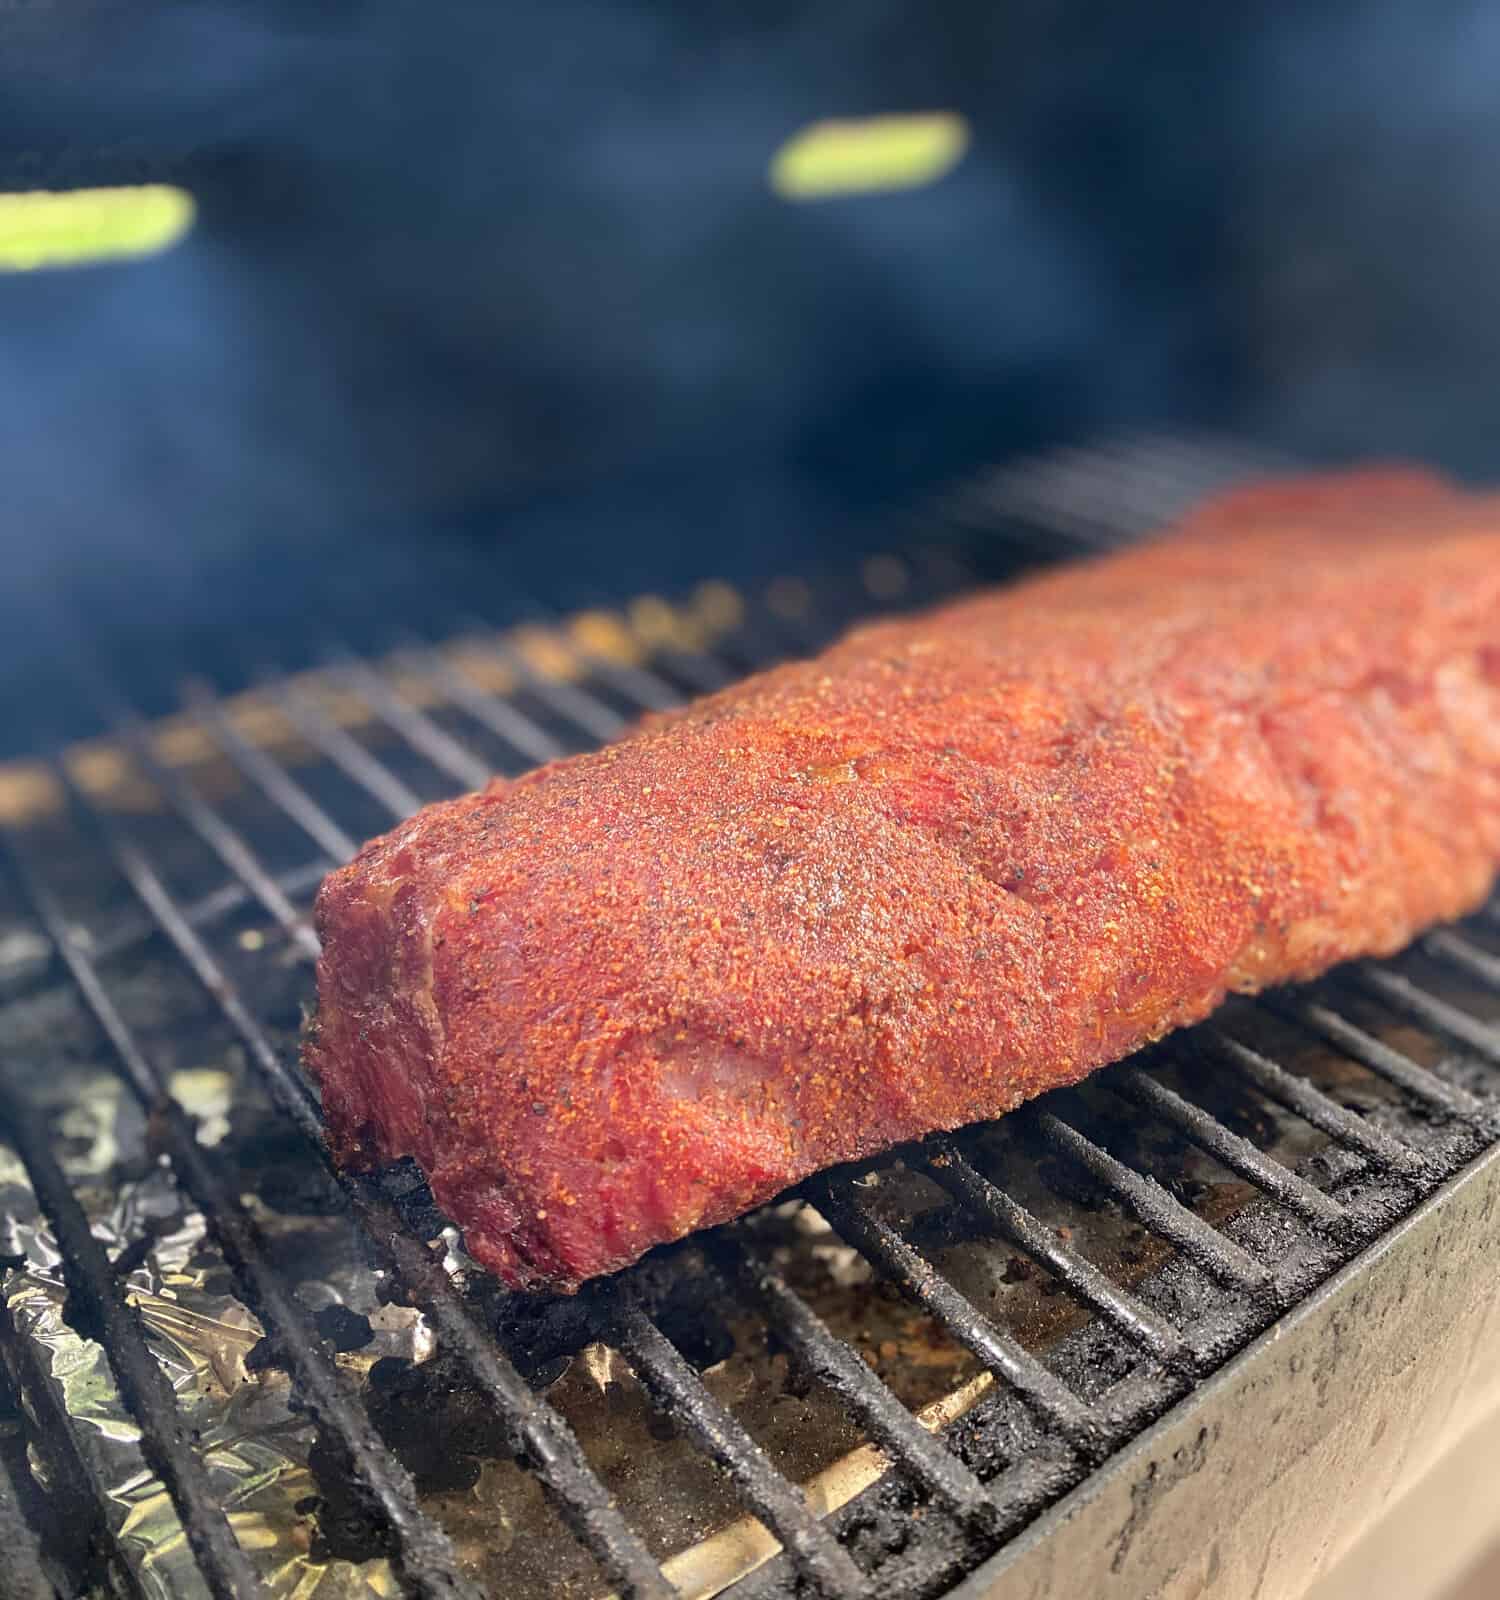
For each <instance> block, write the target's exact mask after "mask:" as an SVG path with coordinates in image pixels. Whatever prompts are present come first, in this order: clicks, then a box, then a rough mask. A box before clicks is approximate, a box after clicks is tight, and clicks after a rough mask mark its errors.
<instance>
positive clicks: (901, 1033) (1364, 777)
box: [306, 472, 1500, 1289]
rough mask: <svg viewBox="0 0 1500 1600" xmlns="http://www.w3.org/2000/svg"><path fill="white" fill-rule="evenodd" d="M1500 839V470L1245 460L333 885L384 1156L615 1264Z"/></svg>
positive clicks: (347, 1140)
mask: <svg viewBox="0 0 1500 1600" xmlns="http://www.w3.org/2000/svg"><path fill="white" fill-rule="evenodd" d="M1497 861H1500V500H1497V499H1495V498H1486V497H1477V496H1470V495H1465V494H1460V493H1457V492H1454V491H1451V490H1449V489H1447V488H1446V487H1444V486H1443V485H1442V484H1440V483H1438V482H1437V481H1435V480H1432V479H1429V478H1427V477H1425V476H1422V475H1419V474H1415V473H1410V474H1408V473H1399V472H1390V473H1361V474H1354V475H1351V476H1349V477H1345V478H1330V479H1323V480H1317V479H1314V480H1309V481H1307V482H1302V483H1292V484H1289V485H1285V486H1280V487H1273V488H1267V489H1262V490H1256V491H1251V492H1248V493H1243V494H1239V495H1235V496H1232V497H1229V498H1227V499H1224V500H1222V501H1219V502H1216V503H1212V504H1210V505H1208V506H1207V507H1205V508H1204V509H1202V510H1200V511H1199V512H1197V513H1196V514H1195V515H1193V516H1192V517H1191V518H1189V519H1188V520H1187V522H1186V523H1185V524H1184V525H1183V526H1182V527H1181V528H1180V529H1179V530H1178V531H1177V532H1176V533H1175V534H1173V535H1171V536H1169V537H1167V538H1165V539H1162V540H1160V541H1158V542H1155V543H1152V544H1150V545H1148V546H1143V547H1139V548H1137V549H1134V550H1132V551H1130V552H1128V553H1126V554H1123V555H1118V556H1114V557H1110V558H1108V559H1105V560H1100V561H1097V562H1091V563H1087V564H1084V565H1080V566H1076V567H1073V568H1069V569H1066V570H1062V571H1059V572H1056V573H1053V574H1049V575H1046V576H1043V577H1041V578H1038V579H1035V580H1033V581H1031V582H1028V583H1025V584H1022V585H1020V586H1018V587H1015V588H1012V589H1009V590H1007V591H1004V592H999V593H993V594H985V595H982V596H979V597H977V598H974V599H970V600H966V601H963V602H961V603H959V604H956V605H951V606H949V607H947V608H946V609H944V610H942V611H939V612H936V613H934V614H932V615H928V616H923V617H919V618H917V619H915V620H907V621H899V622H889V623H881V624H878V625H876V626H872V627H867V628H864V629H862V630H860V631H858V632H856V633H854V634H853V635H852V636H850V637H849V638H847V639H846V640H844V641H843V642H842V643H840V644H839V645H837V646H835V647H834V648H833V649H831V650H829V651H828V652H827V653H825V654H824V655H823V656H821V657H820V658H818V659H817V660H814V661H812V662H809V663H803V664H798V665H793V666H788V667H782V668H779V669H777V670H776V671H773V672H768V673H765V674H763V675H761V676H759V677H756V678H752V679H750V680H749V681H748V682H746V683H743V684H740V685H738V686H736V687H734V688H732V689H729V690H727V691H725V692H724V693H721V694H718V695H714V696H712V697H711V698H709V699H706V700H703V701H700V702H698V703H697V704H695V705H693V706H691V707H688V708H687V709H685V710H684V711H682V712H680V713H677V714H674V715H671V716H668V717H665V718H659V719H656V720H654V721H652V722H650V723H648V724H646V725H645V726H644V727H642V728H641V729H640V730H639V731H637V732H635V733H633V734H631V735H630V736H629V737H628V738H625V739H622V740H621V741H620V742H619V743H617V744H615V745H613V746H611V747H609V748H607V749H604V750H601V751H599V752H598V753H596V754H591V755H586V756H581V757H577V758H575V759H572V760H568V761H563V762H559V763H556V764H554V765H552V766H549V767H544V768H542V769H541V770H540V771H537V772H534V773H531V774H530V775H529V776H527V777H524V778H522V779H520V780H519V781H517V782H513V783H504V782H497V783H494V784H492V785H491V786H490V787H489V788H488V789H487V790H485V791H484V792H483V793H482V794H477V795H469V796H466V797H465V798H463V799H459V800H454V801H450V802H447V803H445V804H441V805H434V806H429V807H427V808H426V809H425V810H424V811H422V812H420V813H419V814H418V815H417V816H415V817H413V818H412V819H411V820H410V821H409V822H406V823H404V824H403V825H402V826H401V827H399V828H397V829H396V830H395V831H394V832H392V833H390V834H388V835H386V837H384V838H382V839H378V840H376V841H375V842H374V843H373V844H370V845H367V846H366V847H365V849H364V850H363V851H361V853H360V855H359V857H358V859H357V860H356V861H355V862H354V863H353V864H352V865H350V866H348V867H346V868H344V869H343V870H342V871H339V872H336V873H334V874H333V875H332V876H331V877H330V878H329V879H328V880H327V882H326V883H325V884H324V886H323V890H322V893H321V895H320V896H319V900H318V924H319V928H320V931H321V933H322V936H323V939H324V943H325V950H324V955H323V959H322V963H321V965H320V968H319V974H318V981H319V992H320V997H321V1010H320V1014H319V1019H318V1022H317V1024H316V1027H315V1029H314V1030H313V1032H312V1033H311V1035H310V1037H309V1040H308V1043H307V1047H306V1059H307V1063H308V1065H309V1067H310V1068H311V1069H312V1070H313V1071H314V1072H315V1073H316V1074H317V1076H318V1077H319V1078H320V1080H321V1082H322V1088H323V1103H324V1110H325V1114H326V1117H327V1123H328V1130H329V1138H330V1140H331V1142H332V1145H333V1147H334V1149H335V1151H336V1152H337V1154H338V1157H339V1158H340V1159H341V1160H343V1161H345V1162H348V1163H351V1164H355V1165H359V1166H370V1165H373V1164H376V1163H380V1162H384V1161H389V1160H392V1159H394V1158H396V1157H399V1156H403V1155H412V1156H415V1157H416V1159H417V1161H418V1162H419V1163H420V1164H421V1166H422V1167H423V1169H424V1170H425V1171H426V1173H427V1174H428V1176H429V1178H430V1179H431V1182H432V1187H433V1190H434V1192H435V1194H436V1196H437V1198H438V1200H439V1202H440V1203H441V1204H442V1205H443V1206H444V1207H445V1208H446V1210H447V1211H448V1213H449V1214H450V1215H451V1216H452V1217H453V1218H454V1219H455V1220H456V1221H457V1222H458V1223H460V1224H461V1225H462V1227H463V1229H464V1231H465V1236H466V1239H467V1243H468V1248H469V1249H470V1251H471V1252H472V1253H473V1254H474V1256H475V1257H476V1258H477V1259H478V1260H479V1261H481V1262H482V1263H483V1264H484V1265H485V1266H487V1267H489V1268H491V1269H493V1270H494V1271H495V1272H497V1273H499V1275H500V1276H501V1277H502V1278H503V1279H504V1280H505V1281H506V1282H507V1283H510V1284H513V1285H533V1286H542V1285H546V1286H550V1287H553V1288H564V1289H570V1288H573V1287H576V1286H577V1285H578V1284H579V1283H580V1282H581V1281H582V1280H584V1279H586V1278H588V1277H591V1276H592V1275H594V1274H596V1273H600V1272H605V1271H608V1270H610V1269H613V1268H616V1267H620V1266H623V1265H624V1264H626V1263H627V1262H630V1261H632V1260H634V1259H635V1258H636V1257H637V1256H638V1255H640V1254H641V1253H642V1252H643V1251H644V1250H646V1249H648V1248H649V1247H650V1246H652V1245H654V1244H657V1243H660V1242H662V1241H664V1240H668V1239H673V1238H677V1237H679V1236H680V1235H682V1234H685V1233H687V1232H689V1231H690V1230H691V1229H694V1228H697V1227H700V1226H703V1225H705V1224H708V1223H713V1222H718V1221H721V1220H723V1219H725V1218H728V1217H732V1216H734V1215H736V1214H737V1213H739V1212H742V1211H744V1210H746V1209H747V1208H749V1207H751V1206H753V1205H755V1204H757V1203H758V1202H760V1201H762V1200H765V1199H767V1198H768V1197H769V1196H771V1195H774V1194H775V1193H777V1191H779V1190H781V1189H783V1188H785V1187H786V1186H787V1185H788V1184H790V1183H792V1182H794V1181H795V1180H797V1179H799V1178H801V1177H802V1176H804V1175H805V1174H807V1173H809V1172H812V1171H814V1170H816V1169H817V1168H820V1167H823V1166H826V1165H828V1164H829V1163H831V1162H835V1161H841V1160H846V1159H850V1158H853V1157H857V1156H862V1155H866V1154H868V1153H870V1152H872V1151H875V1150H878V1149H880V1148H882V1147H883V1146H886V1145H889V1144H892V1143H894V1142H897V1141H900V1140H903V1139H908V1138H911V1137H913V1136H916V1135H919V1134H923V1133H926V1132H928V1131H930V1130H932V1129H934V1128H951V1127H954V1126H956V1125H958V1124H961V1123H966V1122H971V1121H974V1120H975V1119H977V1118H984V1117H993V1116H997V1115H999V1114H1000V1113H1002V1112H1005V1111H1007V1110H1010V1109H1011V1108H1012V1107H1014V1106H1015V1105H1017V1104H1018V1103H1019V1102H1020V1101H1022V1100H1025V1099H1026V1098H1027V1097H1029V1096H1031V1095H1035V1094H1039V1093H1041V1092H1042V1091H1043V1090H1045V1089H1049V1088H1052V1087H1053V1086H1055V1085H1059V1084H1065V1083H1070V1082H1073V1081H1074V1080H1076V1079H1077V1078H1080V1077H1082V1076H1083V1075H1084V1074H1085V1073H1087V1072H1089V1071H1091V1070H1093V1069H1094V1068H1095V1067H1098V1066H1100V1065H1102V1064H1103V1063H1105V1062H1108V1061H1113V1060H1115V1059H1116V1058H1118V1057H1120V1056H1122V1055H1125V1054H1126V1053H1127V1052H1129V1051H1130V1050H1132V1049H1134V1048H1135V1047H1136V1046H1138V1045H1140V1044H1143V1043H1145V1042H1146V1041H1148V1040H1151V1039H1155V1038H1158V1037H1159V1036H1161V1035H1162V1034H1164V1033H1166V1032H1167V1031H1168V1030H1169V1029H1172V1028H1177V1027H1181V1026H1182V1025H1183V1024H1185V1023H1189V1022H1193V1021H1195V1020H1196V1019H1198V1018H1201V1017H1203V1016H1204V1015H1206V1014H1207V1013H1208V1012H1210V1011H1211V1010H1212V1009H1213V1008H1214V1007H1215V1006H1216V1005H1217V1004H1218V1003H1219V1002H1220V1000H1221V999H1222V998H1223V996H1224V995H1225V993H1226V991H1228V990H1254V989H1258V988H1260V987H1261V986H1263V985H1265V984H1270V983H1278V982H1282V981H1284V980H1287V979H1294V978H1307V977H1311V976H1313V975H1314V974H1316V973H1319V972H1321V971H1323V970H1324V969H1325V968H1327V967H1329V966H1331V965H1332V964H1334V963H1335V962H1338V961H1342V960H1345V959H1346V958H1349V957H1351V956H1355V955H1360V954H1378V953H1383V952H1389V951H1393V950H1395V949H1397V948H1399V947H1400V946H1401V945H1403V944H1405V943H1406V942H1407V941H1408V940H1410V939H1411V938H1412V936H1413V935H1414V934H1415V933H1416V932H1417V931H1418V930H1420V929H1421V928H1423V927H1424V926H1426V925H1428V924H1430V923H1433V922H1437V921H1440V920H1442V919H1444V918H1449V917H1452V916H1454V915H1456V914H1458V913H1460V912H1463V911H1465V910H1467V909H1469V908H1471V907H1473V906H1474V905H1475V904H1476V903H1477V902H1479V901H1480V900H1481V898H1482V897H1483V896H1484V895H1485V893H1486V891H1487V890H1488V888H1489V885H1490V882H1491V877H1492V874H1493V871H1494V868H1495V866H1496V864H1497Z"/></svg>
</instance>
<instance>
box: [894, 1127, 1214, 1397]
mask: <svg viewBox="0 0 1500 1600" xmlns="http://www.w3.org/2000/svg"><path fill="white" fill-rule="evenodd" d="M927 1150H928V1152H930V1153H929V1154H928V1156H927V1159H926V1160H925V1161H924V1163H923V1169H924V1170H925V1171H926V1172H927V1173H928V1174H929V1175H930V1176H931V1177H933V1178H935V1179H936V1180H937V1181H938V1182H939V1183H940V1184H941V1185H942V1186H943V1187H944V1188H945V1189H946V1190H947V1191H948V1192H949V1193H950V1194H951V1195H953V1196H954V1197H955V1198H956V1199H957V1200H958V1201H959V1203H960V1204H961V1205H963V1206H965V1207H966V1208H967V1209H968V1210H969V1211H970V1212H972V1213H974V1214H976V1215H978V1216H980V1217H982V1218H983V1219H984V1221H985V1222H986V1223H988V1224H989V1226H990V1228H991V1229H993V1230H994V1232H995V1233H997V1234H999V1235H1000V1237H1001V1238H1003V1239H1008V1240H1009V1241H1010V1242H1011V1243H1012V1244H1013V1245H1015V1246H1016V1247H1017V1248H1018V1249H1020V1250H1024V1251H1025V1252H1026V1254H1027V1255H1029V1256H1030V1257H1031V1258H1032V1260H1033V1261H1036V1262H1038V1263H1039V1264H1040V1265H1042V1266H1044V1267H1046V1269H1047V1270H1048V1271H1049V1272H1050V1273H1052V1275H1053V1276H1054V1277H1055V1278H1056V1279H1057V1280H1058V1281H1059V1282H1060V1283H1062V1284H1063V1285H1064V1287H1066V1288H1067V1289H1068V1290H1069V1292H1070V1293H1072V1294H1073V1295H1074V1296H1076V1297H1077V1298H1078V1299H1079V1300H1082V1301H1083V1302H1084V1304H1085V1305H1089V1306H1092V1307H1093V1309H1094V1310H1095V1311H1097V1312H1098V1313H1099V1315H1100V1316H1102V1317H1104V1318H1105V1319H1106V1320H1107V1321H1108V1322H1110V1323H1112V1324H1113V1325H1114V1326H1115V1327H1116V1328H1118V1329H1119V1330H1120V1332H1121V1333H1123V1334H1124V1335H1125V1336H1126V1338H1128V1339H1130V1340H1131V1341H1133V1342H1134V1343H1135V1344H1138V1345H1140V1346H1142V1347H1143V1348H1144V1349H1146V1350H1147V1351H1149V1352H1150V1354H1152V1355H1153V1356H1155V1357H1156V1358H1157V1360H1158V1361H1162V1362H1164V1363H1165V1364H1166V1365H1167V1366H1175V1367H1183V1368H1191V1366H1192V1365H1193V1358H1192V1355H1191V1353H1190V1351H1189V1350H1188V1348H1187V1345H1186V1344H1185V1343H1184V1341H1183V1338H1182V1335H1181V1334H1180V1333H1179V1332H1178V1331H1177V1329H1176V1328H1174V1327H1173V1326H1172V1325H1171V1324H1170V1323H1169V1322H1167V1321H1166V1320H1165V1319H1164V1318H1162V1317H1160V1316H1158V1315H1157V1314H1156V1312H1154V1311H1152V1310H1151V1309H1150V1307H1149V1306H1146V1305H1143V1304H1142V1303H1141V1302H1140V1301H1139V1300H1137V1299H1136V1297H1135V1296H1134V1295H1132V1294H1130V1293H1129V1292H1128V1291H1127V1290H1124V1289H1121V1288H1119V1287H1118V1285H1116V1284H1114V1283H1113V1282H1111V1281H1110V1279H1109V1278H1107V1277H1105V1275H1104V1274H1103V1273H1102V1272H1101V1271H1100V1270H1099V1269H1098V1268H1097V1267H1096V1266H1095V1265H1094V1264H1093V1263H1092V1262H1091V1261H1086V1260H1085V1259H1084V1258H1083V1257H1082V1256H1081V1255H1079V1254H1078V1252H1077V1251H1076V1250H1070V1249H1068V1247H1067V1246H1066V1245H1064V1244H1063V1243H1062V1242H1061V1241H1060V1240H1058V1239H1057V1238H1056V1237H1055V1236H1054V1235H1053V1233H1052V1232H1051V1230H1050V1229H1048V1228H1045V1227H1043V1225H1042V1224H1041V1223H1040V1222H1038V1221H1037V1219H1036V1218H1035V1217H1034V1216H1033V1215H1032V1214H1031V1213H1030V1212H1029V1211H1028V1210H1027V1209H1026V1207H1025V1206H1023V1205H1022V1204H1021V1203H1020V1202H1019V1201H1018V1200H1014V1199H1012V1198H1011V1196H1010V1195H1008V1194H1006V1192H1005V1191H1004V1190H1003V1189H1001V1188H999V1187H998V1186H997V1185H996V1184H993V1183H991V1182H990V1180H989V1179H988V1178H987V1177H985V1176H984V1174H983V1173H982V1172H980V1171H979V1169H978V1168H977V1167H975V1166H974V1165H973V1163H972V1162H971V1161H969V1160H968V1158H967V1157H966V1156H964V1155H963V1154H962V1153H961V1152H960V1151H959V1150H958V1149H957V1148H955V1146H954V1145H953V1143H952V1141H951V1140H949V1139H943V1138H939V1139H935V1140H932V1141H930V1142H929V1144H928V1146H927Z"/></svg>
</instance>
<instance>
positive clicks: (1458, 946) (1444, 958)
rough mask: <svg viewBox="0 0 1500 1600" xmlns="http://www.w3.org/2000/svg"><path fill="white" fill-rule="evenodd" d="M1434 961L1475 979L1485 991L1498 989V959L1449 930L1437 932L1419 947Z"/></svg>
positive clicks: (1499, 960)
mask: <svg viewBox="0 0 1500 1600" xmlns="http://www.w3.org/2000/svg"><path fill="white" fill-rule="evenodd" d="M1418 948H1419V949H1421V950H1423V951H1425V952H1426V953H1427V954H1428V955H1429V956H1431V957H1432V958H1433V959H1434V960H1435V961H1441V962H1443V963H1445V964H1446V965H1448V966H1450V967H1453V968H1455V969H1456V970H1457V971H1459V972H1462V973H1464V974H1465V975H1466V976H1467V977H1470V978H1473V979H1475V980H1476V981H1477V982H1479V983H1480V984H1482V985H1483V986H1484V987H1485V988H1486V989H1500V956H1492V955H1491V954H1490V953H1489V951H1488V950H1482V949H1481V948H1480V947H1479V946H1478V945H1477V944H1475V943H1474V942H1473V940H1471V939H1466V938H1465V937H1464V936H1463V934H1461V933H1458V932H1456V931H1455V930H1454V929H1452V928H1439V929H1438V930H1437V931H1436V932H1435V933H1429V934H1427V935H1426V936H1425V937H1424V938H1423V939H1421V940H1420V941H1419V943H1418Z"/></svg>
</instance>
